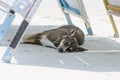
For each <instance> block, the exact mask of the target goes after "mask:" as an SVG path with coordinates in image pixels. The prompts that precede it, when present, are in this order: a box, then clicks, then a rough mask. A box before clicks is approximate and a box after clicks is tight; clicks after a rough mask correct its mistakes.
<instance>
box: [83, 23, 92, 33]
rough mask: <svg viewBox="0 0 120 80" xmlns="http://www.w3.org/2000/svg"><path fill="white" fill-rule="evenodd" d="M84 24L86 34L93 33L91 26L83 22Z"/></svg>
mask: <svg viewBox="0 0 120 80" xmlns="http://www.w3.org/2000/svg"><path fill="white" fill-rule="evenodd" d="M85 26H86V29H87V32H88V34H89V35H93V31H92V28H91V27H90V26H87V25H86V24H85Z"/></svg>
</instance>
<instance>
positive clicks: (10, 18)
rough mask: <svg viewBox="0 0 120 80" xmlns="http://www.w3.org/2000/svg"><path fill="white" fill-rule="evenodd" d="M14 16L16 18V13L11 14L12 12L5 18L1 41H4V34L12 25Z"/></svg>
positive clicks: (0, 31) (0, 32) (0, 35)
mask: <svg viewBox="0 0 120 80" xmlns="http://www.w3.org/2000/svg"><path fill="white" fill-rule="evenodd" d="M14 18H15V15H14V14H11V13H9V14H8V15H7V16H6V18H5V20H4V22H3V24H2V26H1V27H0V43H1V42H2V40H3V38H4V36H5V35H6V33H7V31H8V29H9V27H10V26H11V23H12V22H13V20H14Z"/></svg>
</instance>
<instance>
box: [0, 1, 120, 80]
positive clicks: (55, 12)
mask: <svg viewBox="0 0 120 80" xmlns="http://www.w3.org/2000/svg"><path fill="white" fill-rule="evenodd" d="M49 3H50V4H49ZM84 3H85V6H86V10H87V13H88V16H89V18H90V22H91V27H92V29H93V32H94V36H88V35H87V32H86V29H85V26H84V24H83V21H82V20H81V19H79V18H76V17H74V16H72V20H73V22H74V24H75V25H76V26H78V27H80V28H81V29H82V30H83V31H84V33H85V35H86V36H85V43H84V44H83V45H82V47H85V48H87V49H88V51H85V52H72V53H59V52H58V51H57V50H56V49H52V48H48V47H43V46H39V45H31V44H20V45H18V47H17V48H16V49H15V50H13V51H11V53H13V58H12V60H11V64H7V63H4V62H0V80H8V79H9V80H81V79H82V80H120V63H119V62H120V38H114V37H113V34H114V33H113V30H112V26H111V23H110V21H109V19H108V16H107V13H106V11H105V8H104V5H103V2H102V0H92V1H88V0H84ZM21 20H22V18H21V17H20V16H19V15H18V16H16V19H15V20H14V22H13V24H12V25H13V26H11V28H10V30H9V32H8V34H7V36H6V37H5V39H4V41H3V43H2V46H1V47H0V48H1V49H0V53H1V56H2V53H4V51H5V49H6V47H3V46H7V45H8V44H9V42H10V40H11V39H12V35H13V33H14V32H16V30H17V28H18V25H19V24H20V22H21ZM115 20H116V22H117V25H118V30H120V28H119V26H120V24H119V20H120V19H119V18H118V17H115ZM64 24H67V22H66V20H65V17H64V15H63V13H62V11H61V9H60V8H59V7H58V5H57V2H56V0H51V2H50V1H48V0H43V1H42V3H41V5H40V7H39V9H38V10H37V12H36V14H35V15H34V17H33V18H32V20H31V22H30V25H29V28H28V30H27V31H26V33H25V35H24V36H27V35H30V34H34V33H38V32H42V31H44V30H48V29H54V28H57V27H59V26H61V25H64ZM31 30H32V31H31Z"/></svg>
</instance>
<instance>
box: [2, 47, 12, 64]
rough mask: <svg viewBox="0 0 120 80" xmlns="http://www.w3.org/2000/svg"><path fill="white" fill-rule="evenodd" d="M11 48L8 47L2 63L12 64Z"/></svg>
mask: <svg viewBox="0 0 120 80" xmlns="http://www.w3.org/2000/svg"><path fill="white" fill-rule="evenodd" d="M10 51H11V48H10V47H8V48H7V50H6V52H5V53H4V55H3V57H2V61H4V62H5V63H10V60H11V58H12V54H11V53H10Z"/></svg>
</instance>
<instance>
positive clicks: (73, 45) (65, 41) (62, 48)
mask: <svg viewBox="0 0 120 80" xmlns="http://www.w3.org/2000/svg"><path fill="white" fill-rule="evenodd" d="M77 31H78V28H73V29H72V30H71V31H70V32H69V33H68V34H67V35H65V36H64V37H63V38H62V40H61V42H60V44H59V45H58V48H57V49H58V51H59V52H78V51H85V50H87V49H84V48H82V47H80V46H79V44H78V41H77V39H76V37H75V34H76V33H77Z"/></svg>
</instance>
